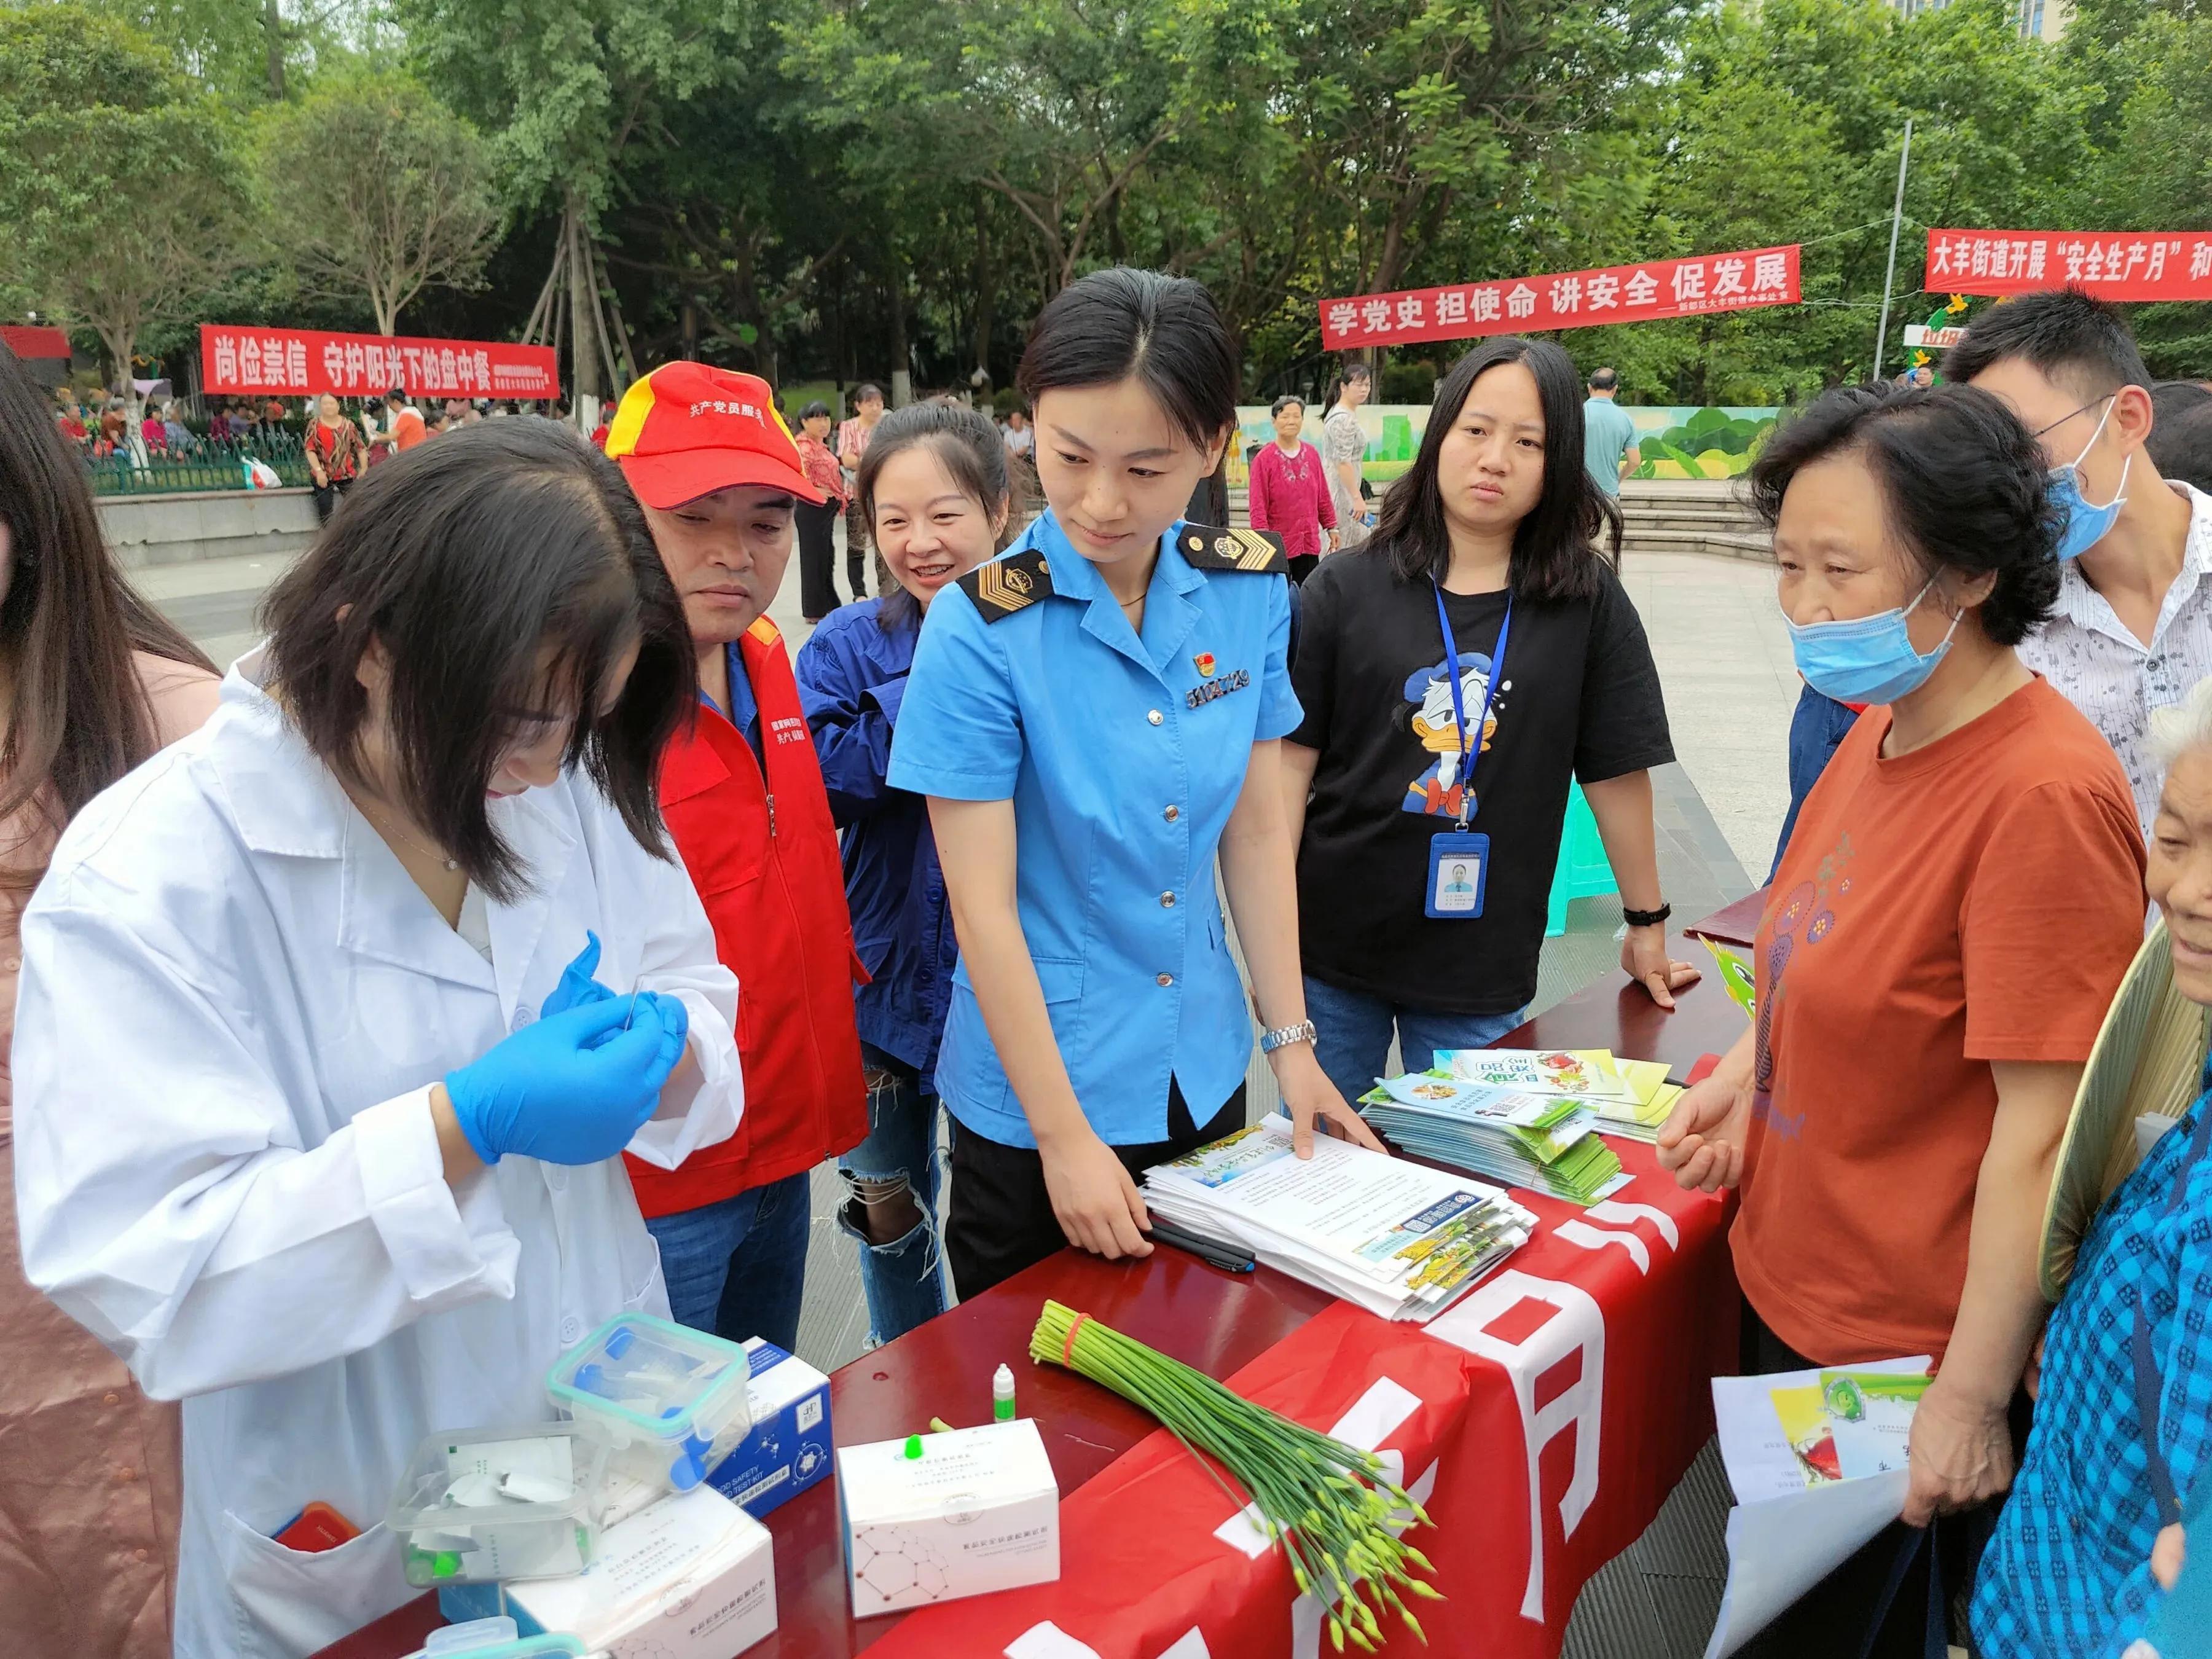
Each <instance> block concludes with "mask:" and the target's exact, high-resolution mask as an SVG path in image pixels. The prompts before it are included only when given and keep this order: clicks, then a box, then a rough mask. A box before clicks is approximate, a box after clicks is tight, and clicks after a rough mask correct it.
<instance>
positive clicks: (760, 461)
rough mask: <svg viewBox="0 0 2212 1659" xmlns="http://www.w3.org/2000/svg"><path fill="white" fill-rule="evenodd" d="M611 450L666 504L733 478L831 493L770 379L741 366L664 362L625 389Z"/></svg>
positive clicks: (650, 502) (643, 491)
mask: <svg viewBox="0 0 2212 1659" xmlns="http://www.w3.org/2000/svg"><path fill="white" fill-rule="evenodd" d="M607 453H608V454H610V455H611V456H613V457H614V458H615V459H616V460H617V461H619V462H620V463H621V464H622V470H623V477H626V478H628V479H629V487H630V488H631V489H634V490H635V491H636V492H637V498H638V499H639V500H640V501H643V502H644V503H645V504H646V505H647V507H659V508H661V509H662V510H664V511H665V510H666V509H668V508H670V507H681V506H683V505H684V502H686V501H697V500H698V499H699V497H700V496H702V495H712V494H713V493H714V491H715V490H717V489H729V488H730V487H731V486H732V485H733V484H756V485H758V486H760V487H761V488H763V489H783V490H788V491H790V493H791V494H793V495H796V496H798V497H799V500H801V501H813V502H815V503H817V505H818V504H819V503H821V502H823V501H827V500H828V499H829V495H828V492H827V491H825V490H823V489H822V488H821V487H820V486H819V485H817V484H816V483H812V482H811V481H810V480H809V479H808V478H807V476H806V472H805V468H803V467H802V466H800V465H799V446H798V445H797V444H795V443H793V441H792V438H791V428H788V427H787V426H786V425H784V423H783V416H781V414H779V413H778V412H777V410H776V407H775V393H774V392H771V391H770V390H769V384H768V382H767V381H766V380H762V379H761V378H760V376H759V375H757V374H738V372H737V371H736V370H735V369H728V368H709V367H708V365H707V364H705V363H692V362H675V363H663V364H662V365H661V366H660V367H659V368H656V369H654V370H653V373H652V374H648V375H647V376H646V377H645V378H644V379H643V380H640V381H639V382H638V383H637V384H636V385H635V386H632V387H630V389H629V391H627V392H623V400H622V406H621V407H620V408H619V409H618V410H616V411H615V418H614V422H613V424H612V425H611V426H610V427H609V428H607Z"/></svg>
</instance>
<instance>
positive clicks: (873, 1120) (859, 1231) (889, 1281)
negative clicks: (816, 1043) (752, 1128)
mask: <svg viewBox="0 0 2212 1659" xmlns="http://www.w3.org/2000/svg"><path fill="white" fill-rule="evenodd" d="M860 1060H861V1063H862V1065H863V1066H865V1067H866V1071H867V1078H868V1138H867V1139H866V1140H864V1141H862V1142H861V1143H860V1145H859V1146H855V1147H854V1148H853V1150H852V1151H851V1152H848V1153H846V1154H845V1156H844V1157H843V1158H840V1159H838V1160H837V1172H838V1173H839V1174H840V1175H842V1176H844V1177H845V1180H846V1182H847V1187H846V1194H845V1202H844V1203H843V1204H842V1205H841V1206H839V1207H838V1211H837V1225H838V1226H840V1227H841V1228H842V1229H843V1230H844V1231H846V1232H847V1233H848V1234H850V1235H851V1236H852V1237H853V1238H854V1241H855V1242H856V1243H858V1244H859V1245H860V1288H861V1290H862V1291H864V1292H865V1293H866V1296H867V1298H868V1340H869V1341H870V1342H871V1343H884V1342H889V1341H890V1340H893V1339H894V1338H896V1337H901V1336H904V1335H905V1334H907V1333H908V1331H910V1330H912V1329H913V1328H915V1326H917V1325H919V1324H921V1323H922V1322H925V1321H927V1320H931V1319H934V1318H936V1317H937V1316H938V1315H939V1314H941V1313H943V1312H944V1311H945V1275H944V1272H943V1269H942V1267H941V1266H940V1265H939V1256H940V1254H941V1252H940V1248H939V1238H938V1235H937V1193H938V1187H939V1182H941V1180H942V1178H943V1172H942V1170H941V1168H940V1167H939V1160H938V1156H937V1112H938V1103H937V1097H936V1096H935V1095H933V1094H932V1093H930V1092H929V1091H928V1090H927V1089H925V1088H924V1087H922V1084H921V1076H920V1074H919V1073H916V1072H915V1069H914V1067H913V1066H908V1065H906V1064H904V1063H902V1061H900V1060H895V1059H893V1058H892V1057H891V1056H890V1055H889V1054H884V1052H883V1051H882V1050H881V1049H878V1048H871V1047H869V1046H868V1045H867V1044H866V1043H863V1044H862V1045H861V1047H860ZM861 1182H868V1183H871V1184H870V1185H869V1187H868V1188H866V1189H865V1190H864V1189H863V1188H862V1187H861V1186H860V1184H859V1183H861ZM878 1182H881V1183H885V1184H883V1185H876V1184H874V1183H878ZM907 1201H910V1202H911V1203H912V1205H913V1207H914V1208H915V1210H916V1211H917V1212H919V1215H920V1218H919V1219H918V1220H917V1221H915V1224H914V1225H912V1226H911V1227H909V1228H908V1229H907V1230H906V1231H904V1232H902V1233H901V1234H900V1235H899V1236H898V1237H896V1238H895V1239H892V1240H891V1241H890V1243H885V1244H878V1243H876V1242H875V1241H874V1240H873V1239H872V1237H870V1236H869V1231H868V1229H867V1228H866V1226H865V1225H863V1224H864V1223H865V1221H866V1216H867V1209H868V1206H871V1205H885V1204H899V1205H902V1206H903V1204H904V1203H905V1202H907Z"/></svg>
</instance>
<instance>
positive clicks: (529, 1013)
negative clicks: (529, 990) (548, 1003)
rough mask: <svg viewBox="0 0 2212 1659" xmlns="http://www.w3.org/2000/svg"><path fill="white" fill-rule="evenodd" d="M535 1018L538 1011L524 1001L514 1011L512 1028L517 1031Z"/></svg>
mask: <svg viewBox="0 0 2212 1659" xmlns="http://www.w3.org/2000/svg"><path fill="white" fill-rule="evenodd" d="M535 1018H538V1011H537V1010H536V1009H535V1008H533V1007H532V1006H530V1005H529V1004H528V1003H524V1004H523V1005H522V1006H520V1007H519V1008H517V1009H516V1010H515V1011H514V1029H515V1030H518V1031H519V1030H521V1029H522V1028H523V1027H524V1026H526V1025H527V1024H530V1022H531V1021H532V1020H533V1019H535Z"/></svg>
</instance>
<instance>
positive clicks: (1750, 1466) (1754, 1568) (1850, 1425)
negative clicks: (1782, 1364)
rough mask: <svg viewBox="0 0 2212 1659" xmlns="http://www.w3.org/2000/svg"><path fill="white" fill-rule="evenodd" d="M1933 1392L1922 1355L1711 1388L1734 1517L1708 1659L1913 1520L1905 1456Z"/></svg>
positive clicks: (1722, 1658)
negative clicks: (1894, 1526) (1904, 1517)
mask: <svg viewBox="0 0 2212 1659" xmlns="http://www.w3.org/2000/svg"><path fill="white" fill-rule="evenodd" d="M1927 1390H1928V1358H1927V1356H1926V1355H1924V1354H1923V1355H1920V1356H1918V1357H1917V1358H1911V1359H1892V1360H1883V1361H1881V1362H1878V1363H1876V1364H1871V1365H1861V1366H1857V1367H1855V1368H1852V1369H1849V1370H1842V1369H1837V1370H1806V1371H1783V1372H1779V1373H1777V1374H1775V1375H1773V1376H1717V1377H1715V1378H1714V1379H1713V1417H1714V1421H1715V1423H1716V1425H1717V1427H1718V1429H1719V1431H1720V1446H1721V1462H1722V1463H1723V1466H1724V1467H1725V1468H1727V1470H1728V1478H1729V1486H1731V1487H1732V1488H1733V1489H1734V1490H1735V1509H1734V1510H1730V1511H1729V1522H1728V1547H1729V1582H1728V1588H1727V1589H1726V1590H1725V1591H1724V1592H1723V1594H1722V1596H1721V1611H1720V1617H1719V1618H1718V1620H1716V1621H1715V1623H1714V1626H1713V1633H1712V1640H1711V1643H1710V1644H1708V1645H1707V1647H1706V1649H1705V1656H1706V1659H1727V1656H1729V1655H1730V1654H1732V1653H1735V1651H1736V1650H1738V1649H1739V1648H1741V1647H1742V1646H1743V1645H1744V1644H1746V1643H1747V1642H1749V1641H1750V1640H1751V1638H1753V1637H1754V1636H1756V1635H1757V1634H1758V1633H1759V1632H1760V1631H1762V1630H1764V1629H1765V1628H1766V1626H1768V1625H1770V1624H1771V1623H1772V1622H1773V1621H1774V1620H1775V1618H1776V1617H1777V1616H1778V1614H1779V1613H1782V1612H1783V1610H1784V1609H1785V1608H1787V1607H1790V1605H1791V1604H1792V1603H1794V1602H1795V1601H1796V1600H1797V1598H1798V1597H1799V1596H1801V1595H1803V1594H1804V1593H1805V1592H1806V1591H1807V1590H1808V1589H1811V1588H1812V1587H1813V1586H1814V1584H1816V1583H1820V1580H1821V1579H1823V1578H1825V1577H1827V1576H1828V1574H1829V1573H1831V1572H1832V1571H1834V1570H1835V1569H1836V1568H1837V1567H1838V1566H1840V1565H1842V1564H1843V1563H1844V1561H1846V1560H1848V1559H1850V1556H1851V1555H1852V1554H1853V1553H1856V1552H1857V1550H1859V1549H1860V1548H1861V1547H1863V1546H1864V1545H1865V1544H1866V1543H1867V1542H1868V1541H1869V1540H1870V1539H1872V1538H1873V1537H1874V1536H1875V1534H1878V1533H1880V1532H1881V1530H1882V1528H1885V1527H1887V1525H1888V1524H1889V1523H1890V1522H1893V1521H1894V1520H1896V1519H1897V1517H1898V1516H1899V1514H1900V1513H1902V1512H1903V1510H1904V1508H1905V1489H1906V1487H1907V1486H1908V1485H1909V1484H1910V1483H1911V1474H1910V1472H1909V1468H1908V1459H1907V1456H1906V1452H1905V1445H1906V1442H1907V1441H1908V1440H1909V1439H1910V1438H1911V1433H1912V1419H1913V1414H1914V1413H1915V1411H1916V1410H1917V1407H1918V1406H1919V1403H1920V1398H1921V1396H1922V1395H1923V1394H1925V1393H1926V1392H1927Z"/></svg>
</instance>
